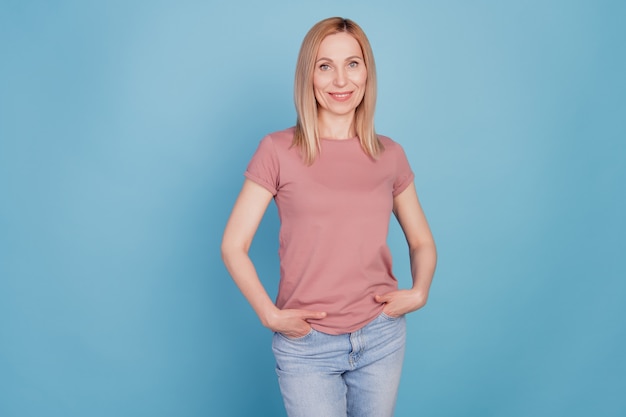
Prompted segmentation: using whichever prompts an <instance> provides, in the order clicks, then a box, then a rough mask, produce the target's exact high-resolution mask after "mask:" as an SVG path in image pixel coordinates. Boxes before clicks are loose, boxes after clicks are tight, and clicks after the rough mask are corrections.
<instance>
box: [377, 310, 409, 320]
mask: <svg viewBox="0 0 626 417" xmlns="http://www.w3.org/2000/svg"><path fill="white" fill-rule="evenodd" d="M380 317H382V318H383V319H385V320H389V321H395V320H399V319H400V318H402V317H403V316H398V317H392V316H390V315H388V314H387V313H385V312H384V311H382V312H381V313H380Z"/></svg>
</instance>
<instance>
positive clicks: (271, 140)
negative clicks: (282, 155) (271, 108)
mask: <svg viewBox="0 0 626 417" xmlns="http://www.w3.org/2000/svg"><path fill="white" fill-rule="evenodd" d="M294 131H295V128H294V127H290V128H287V129H284V130H279V131H276V132H273V133H270V134H268V135H266V136H265V137H264V138H263V139H262V140H261V143H267V144H271V145H272V146H273V147H275V148H278V149H280V148H289V147H290V146H291V144H292V142H293V135H294Z"/></svg>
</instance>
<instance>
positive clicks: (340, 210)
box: [222, 18, 436, 417]
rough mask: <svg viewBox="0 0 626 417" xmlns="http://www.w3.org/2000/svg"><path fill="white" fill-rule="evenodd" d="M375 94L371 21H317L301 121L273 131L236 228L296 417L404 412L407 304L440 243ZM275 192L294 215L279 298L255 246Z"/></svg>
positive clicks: (226, 252)
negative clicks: (398, 408) (393, 231)
mask: <svg viewBox="0 0 626 417" xmlns="http://www.w3.org/2000/svg"><path fill="white" fill-rule="evenodd" d="M375 100H376V73H375V66H374V57H373V54H372V51H371V47H370V44H369V42H368V40H367V38H366V36H365V34H364V33H363V31H362V30H361V28H360V27H359V26H358V25H357V24H355V23H354V22H352V21H351V20H347V19H342V18H330V19H326V20H323V21H321V22H319V23H317V24H316V25H315V26H313V28H311V30H310V31H309V32H308V34H307V35H306V37H305V38H304V41H303V43H302V47H301V49H300V54H299V57H298V63H297V67H296V79H295V104H296V110H297V114H298V117H297V123H296V126H295V127H294V128H290V129H287V130H283V131H280V132H276V133H273V134H270V135H268V136H266V137H265V138H264V139H263V140H262V141H261V143H260V145H259V147H258V149H257V151H256V153H255V155H254V156H253V158H252V160H251V161H250V163H249V165H248V168H247V170H246V172H245V177H246V180H245V182H244V185H243V188H242V190H241V193H240V195H239V197H238V199H237V201H236V203H235V206H234V208H233V211H232V214H231V216H230V219H229V220H228V223H227V225H226V229H225V232H224V238H223V242H222V256H223V259H224V262H225V264H226V267H227V268H228V270H229V272H230V274H231V275H232V277H233V279H234V281H235V282H236V284H237V285H238V287H239V288H240V290H241V291H242V293H243V294H244V296H245V297H246V298H247V300H248V301H249V302H250V304H251V305H252V307H253V308H254V310H255V312H256V313H257V315H258V316H259V319H260V320H261V323H263V325H264V326H266V327H268V328H269V329H270V330H272V331H273V332H274V338H273V345H272V347H273V351H274V355H275V357H276V372H277V374H278V380H279V384H280V388H281V393H282V395H283V399H284V402H285V406H286V409H287V413H288V415H289V416H291V417H294V416H298V417H304V416H312V417H313V416H315V417H320V416H324V417H334V416H343V417H345V416H358V417H367V416H372V417H383V416H391V415H392V414H393V409H394V405H395V399H396V394H397V389H398V383H399V379H400V372H401V368H402V360H403V356H404V342H405V318H404V315H405V314H407V313H409V312H412V311H415V310H417V309H419V308H421V307H423V306H424V305H425V304H426V300H427V298H428V291H429V288H430V284H431V281H432V277H433V273H434V270H435V264H436V251H435V244H434V241H433V238H432V235H431V232H430V229H429V227H428V224H427V222H426V218H425V216H424V214H423V212H422V209H421V207H420V204H419V201H418V198H417V194H416V191H415V187H414V185H413V173H412V171H411V169H410V167H409V164H408V161H407V159H406V156H405V154H404V152H403V150H402V148H401V147H400V146H399V145H398V144H397V143H395V142H393V141H392V140H391V139H389V138H387V137H384V136H380V135H377V134H376V133H375V131H374V107H375ZM272 198H273V199H274V200H275V202H276V205H277V207H278V212H279V216H280V221H281V228H280V237H279V241H280V248H279V255H280V273H281V277H280V284H279V292H278V297H277V299H276V303H275V304H274V303H273V302H272V301H271V299H270V298H269V296H268V294H267V292H266V291H265V289H264V287H263V285H262V284H261V282H260V280H259V278H258V276H257V273H256V271H255V268H254V265H253V264H252V261H251V260H250V258H249V256H248V248H249V247H250V244H251V242H252V239H253V237H254V234H255V232H256V230H257V227H258V225H259V223H260V221H261V218H262V217H263V214H264V213H265V210H266V208H267V206H268V204H269V203H270V201H271V200H272ZM392 211H393V213H394V214H395V216H396V218H397V219H398V221H399V223H400V225H401V227H402V230H403V231H404V234H405V236H406V239H407V242H408V246H409V251H410V260H411V272H412V278H413V286H412V288H411V289H407V290H398V283H397V281H396V279H395V277H394V276H393V274H392V265H391V254H390V252H389V248H388V247H387V244H386V240H387V232H388V227H389V220H390V215H391V213H392Z"/></svg>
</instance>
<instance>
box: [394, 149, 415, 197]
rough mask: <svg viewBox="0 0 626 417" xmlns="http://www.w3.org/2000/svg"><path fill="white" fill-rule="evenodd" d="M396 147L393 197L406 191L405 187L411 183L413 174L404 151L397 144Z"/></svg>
mask: <svg viewBox="0 0 626 417" xmlns="http://www.w3.org/2000/svg"><path fill="white" fill-rule="evenodd" d="M396 146H397V155H396V179H395V181H394V182H393V196H394V197H395V196H397V195H398V194H400V193H401V192H402V191H404V190H405V189H406V187H408V186H409V184H411V182H413V179H414V177H415V176H414V174H413V171H412V170H411V166H410V165H409V160H408V159H407V157H406V154H405V153H404V149H402V146H400V145H399V144H396Z"/></svg>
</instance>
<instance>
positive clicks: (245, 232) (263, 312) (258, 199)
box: [222, 179, 325, 337]
mask: <svg viewBox="0 0 626 417" xmlns="http://www.w3.org/2000/svg"><path fill="white" fill-rule="evenodd" d="M271 200H272V194H271V193H270V192H269V191H268V190H266V189H265V188H263V187H262V186H260V185H258V184H257V183H255V182H253V181H250V180H248V179H246V180H245V182H244V184H243V188H242V189H241V192H240V193H239V197H238V198H237V201H236V202H235V206H234V207H233V211H232V212H231V215H230V218H229V219H228V223H227V224H226V229H225V230H224V237H223V239H222V259H223V260H224V264H225V265H226V269H228V272H230V275H231V276H232V278H233V280H234V281H235V283H236V284H237V286H238V287H239V289H240V290H241V292H242V293H243V295H244V297H246V299H247V300H248V302H249V303H250V305H251V306H252V308H253V309H254V311H255V312H256V314H257V315H258V316H259V319H260V320H261V323H263V325H264V326H266V327H268V328H269V329H270V330H272V331H277V332H281V333H284V334H286V335H287V336H291V337H299V336H304V335H305V334H307V333H308V332H309V330H310V328H311V326H310V325H309V324H308V323H307V321H306V320H307V319H312V318H317V319H319V318H323V317H324V316H325V313H321V312H311V311H307V310H279V309H278V308H277V307H276V306H275V305H274V303H273V302H272V300H271V299H270V297H269V295H268V294H267V291H266V290H265V288H264V287H263V285H262V284H261V281H260V280H259V277H258V275H257V273H256V269H255V268H254V265H253V264H252V260H251V259H250V257H249V256H248V250H249V249H250V245H251V244H252V239H253V238H254V234H255V233H256V231H257V228H258V227H259V224H260V223H261V219H262V218H263V214H264V213H265V210H267V206H268V205H269V203H270V201H271Z"/></svg>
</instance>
